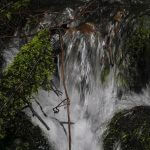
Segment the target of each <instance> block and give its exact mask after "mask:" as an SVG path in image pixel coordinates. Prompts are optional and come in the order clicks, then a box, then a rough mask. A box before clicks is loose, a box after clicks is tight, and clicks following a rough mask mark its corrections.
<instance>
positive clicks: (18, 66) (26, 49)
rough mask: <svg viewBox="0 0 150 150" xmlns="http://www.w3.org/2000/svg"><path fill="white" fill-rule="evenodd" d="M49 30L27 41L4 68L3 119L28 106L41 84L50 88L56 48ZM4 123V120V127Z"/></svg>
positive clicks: (0, 89) (0, 100)
mask: <svg viewBox="0 0 150 150" xmlns="http://www.w3.org/2000/svg"><path fill="white" fill-rule="evenodd" d="M49 38H50V37H49V32H48V30H46V29H45V30H42V31H40V32H39V33H38V35H36V36H35V37H34V38H33V39H32V40H31V41H30V42H29V43H28V44H26V45H24V46H23V47H22V48H21V50H20V52H19V53H18V55H17V56H16V57H15V58H14V61H13V63H12V64H10V65H9V66H8V67H7V68H6V69H5V70H4V72H3V76H2V79H1V80H0V106H1V109H0V111H1V116H0V119H2V120H3V122H6V121H7V120H9V119H10V118H12V117H13V116H14V115H15V113H16V111H18V110H21V109H22V107H24V106H25V101H29V102H30V99H31V96H32V94H36V93H37V92H38V90H39V88H41V87H43V85H44V87H46V88H45V89H47V90H50V89H51V84H50V80H51V78H52V75H53V72H54V68H55V67H54V63H53V51H52V48H51V45H50V41H49ZM1 126H2V123H1V124H0V127H1Z"/></svg>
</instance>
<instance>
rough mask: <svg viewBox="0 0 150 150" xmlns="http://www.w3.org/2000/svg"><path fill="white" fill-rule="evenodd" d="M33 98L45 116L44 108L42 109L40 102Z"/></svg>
mask: <svg viewBox="0 0 150 150" xmlns="http://www.w3.org/2000/svg"><path fill="white" fill-rule="evenodd" d="M34 100H35V102H36V103H37V105H38V106H39V107H40V109H41V111H42V113H43V115H44V116H45V117H47V114H46V113H45V112H44V110H43V108H42V106H41V104H40V103H39V102H38V101H37V100H36V99H34Z"/></svg>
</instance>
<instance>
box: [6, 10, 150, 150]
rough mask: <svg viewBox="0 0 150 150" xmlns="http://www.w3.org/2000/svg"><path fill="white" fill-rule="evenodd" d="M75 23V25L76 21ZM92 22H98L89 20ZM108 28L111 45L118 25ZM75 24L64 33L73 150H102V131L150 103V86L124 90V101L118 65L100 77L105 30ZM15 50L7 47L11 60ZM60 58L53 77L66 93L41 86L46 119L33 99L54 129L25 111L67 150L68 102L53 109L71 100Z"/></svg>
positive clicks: (56, 145)
mask: <svg viewBox="0 0 150 150" xmlns="http://www.w3.org/2000/svg"><path fill="white" fill-rule="evenodd" d="M67 11H68V12H69V15H70V16H71V17H72V15H73V14H72V10H71V9H67ZM70 12H71V13H70ZM46 15H47V14H46ZM50 18H51V19H52V18H53V16H52V15H50V16H46V20H45V21H46V23H47V22H48V24H49V25H51V20H49V19H50ZM59 19H60V18H59ZM42 24H44V23H42ZM71 25H72V26H75V25H76V22H75V23H74V24H71ZM72 26H71V27H72ZM90 26H93V25H91V24H90ZM107 26H108V31H109V32H108V34H109V37H110V43H111V42H112V41H113V38H114V34H115V33H114V30H115V28H116V26H115V25H113V24H111V23H108V25H107ZM72 28H73V30H71V31H67V32H66V33H65V34H64V36H63V40H64V43H65V62H64V64H65V80H66V86H67V91H68V94H69V98H70V100H71V101H70V110H71V112H70V115H71V132H72V134H71V136H72V150H103V136H102V135H103V133H104V131H105V129H106V127H107V124H108V123H109V121H110V119H111V118H112V117H113V115H114V113H115V112H118V111H119V110H122V109H130V108H132V107H134V106H139V105H150V100H149V99H150V94H149V87H147V88H146V89H143V92H142V93H141V94H135V93H125V94H124V95H123V97H122V98H121V100H120V99H119V98H118V96H117V91H118V87H117V84H116V78H115V71H116V70H117V67H116V66H115V64H114V65H113V66H111V67H110V72H109V75H108V77H107V80H106V82H105V83H102V81H101V74H102V69H103V68H104V67H105V64H104V63H103V62H102V61H103V59H104V53H105V50H106V49H105V46H106V42H107V39H106V38H104V37H103V36H102V34H101V32H100V31H96V32H93V31H92V32H91V31H90V32H87V33H86V32H85V31H84V32H82V31H81V30H76V29H74V27H72ZM93 28H95V27H93ZM120 34H121V33H120ZM120 43H121V42H120ZM114 46H115V45H114ZM11 52H12V53H7V51H6V53H4V56H5V57H6V60H7V61H8V63H9V60H10V59H12V57H13V56H12V55H15V54H16V53H17V50H16V49H13V50H11ZM10 55H11V56H10ZM108 55H109V54H108ZM109 56H110V55H109ZM10 57H11V58H10ZM110 57H111V56H110ZM57 59H58V62H57V69H58V74H57V75H54V79H53V82H54V84H55V86H56V87H57V89H58V90H59V91H61V92H62V95H59V96H57V95H56V94H55V93H54V92H53V91H51V92H47V91H44V90H42V89H40V90H39V93H38V95H37V96H36V99H37V100H38V101H39V102H40V104H41V106H42V108H43V111H44V112H45V113H46V115H47V117H45V116H44V114H43V112H42V111H41V108H40V107H39V105H38V104H37V103H36V102H35V101H33V103H32V104H33V108H34V109H35V111H36V112H37V113H38V114H39V116H41V118H42V119H43V120H44V121H45V122H46V124H47V125H48V126H49V127H50V130H49V131H48V130H47V129H46V128H45V127H44V126H43V124H42V123H41V122H40V121H39V120H38V119H37V118H36V117H34V116H32V114H31V112H29V111H28V109H27V110H26V113H27V114H28V115H29V116H31V119H32V122H33V123H34V124H35V125H38V126H40V128H41V129H42V131H43V134H44V135H45V136H46V137H47V138H48V140H49V142H50V143H51V144H52V145H53V146H54V149H56V150H67V149H68V144H67V143H68V131H67V126H68V123H67V108H66V102H63V103H62V104H63V106H61V107H60V108H59V112H58V113H54V111H53V108H54V107H56V106H57V105H58V104H59V103H60V102H62V101H63V100H64V99H66V97H65V94H64V88H63V84H62V80H61V75H62V74H61V69H60V63H61V62H60V61H61V60H59V57H58V58H57ZM118 150H120V148H118Z"/></svg>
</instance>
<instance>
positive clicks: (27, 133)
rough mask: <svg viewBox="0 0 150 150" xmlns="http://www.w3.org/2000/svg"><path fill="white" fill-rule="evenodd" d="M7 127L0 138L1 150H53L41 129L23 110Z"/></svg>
mask: <svg viewBox="0 0 150 150" xmlns="http://www.w3.org/2000/svg"><path fill="white" fill-rule="evenodd" d="M5 127H6V130H7V132H6V136H5V138H4V139H3V140H0V149H1V150H17V149H20V150H53V148H52V146H51V145H50V143H49V142H48V140H47V139H46V138H45V137H44V136H43V135H42V132H41V129H40V128H39V127H38V126H34V125H33V124H32V123H31V122H30V119H29V118H28V117H27V116H26V115H25V114H24V113H23V112H19V113H18V114H17V115H16V117H15V119H11V120H10V121H9V122H8V123H7V124H6V126H5Z"/></svg>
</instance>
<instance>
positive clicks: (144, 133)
mask: <svg viewBox="0 0 150 150" xmlns="http://www.w3.org/2000/svg"><path fill="white" fill-rule="evenodd" d="M149 126H150V107H149V106H138V107H134V108H132V109H131V110H123V111H121V112H119V113H117V114H115V116H114V117H113V118H112V120H111V122H110V123H109V125H108V128H107V130H106V131H105V133H104V141H103V145H104V150H116V149H117V146H118V144H120V146H121V149H122V150H148V149H150V128H149Z"/></svg>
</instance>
